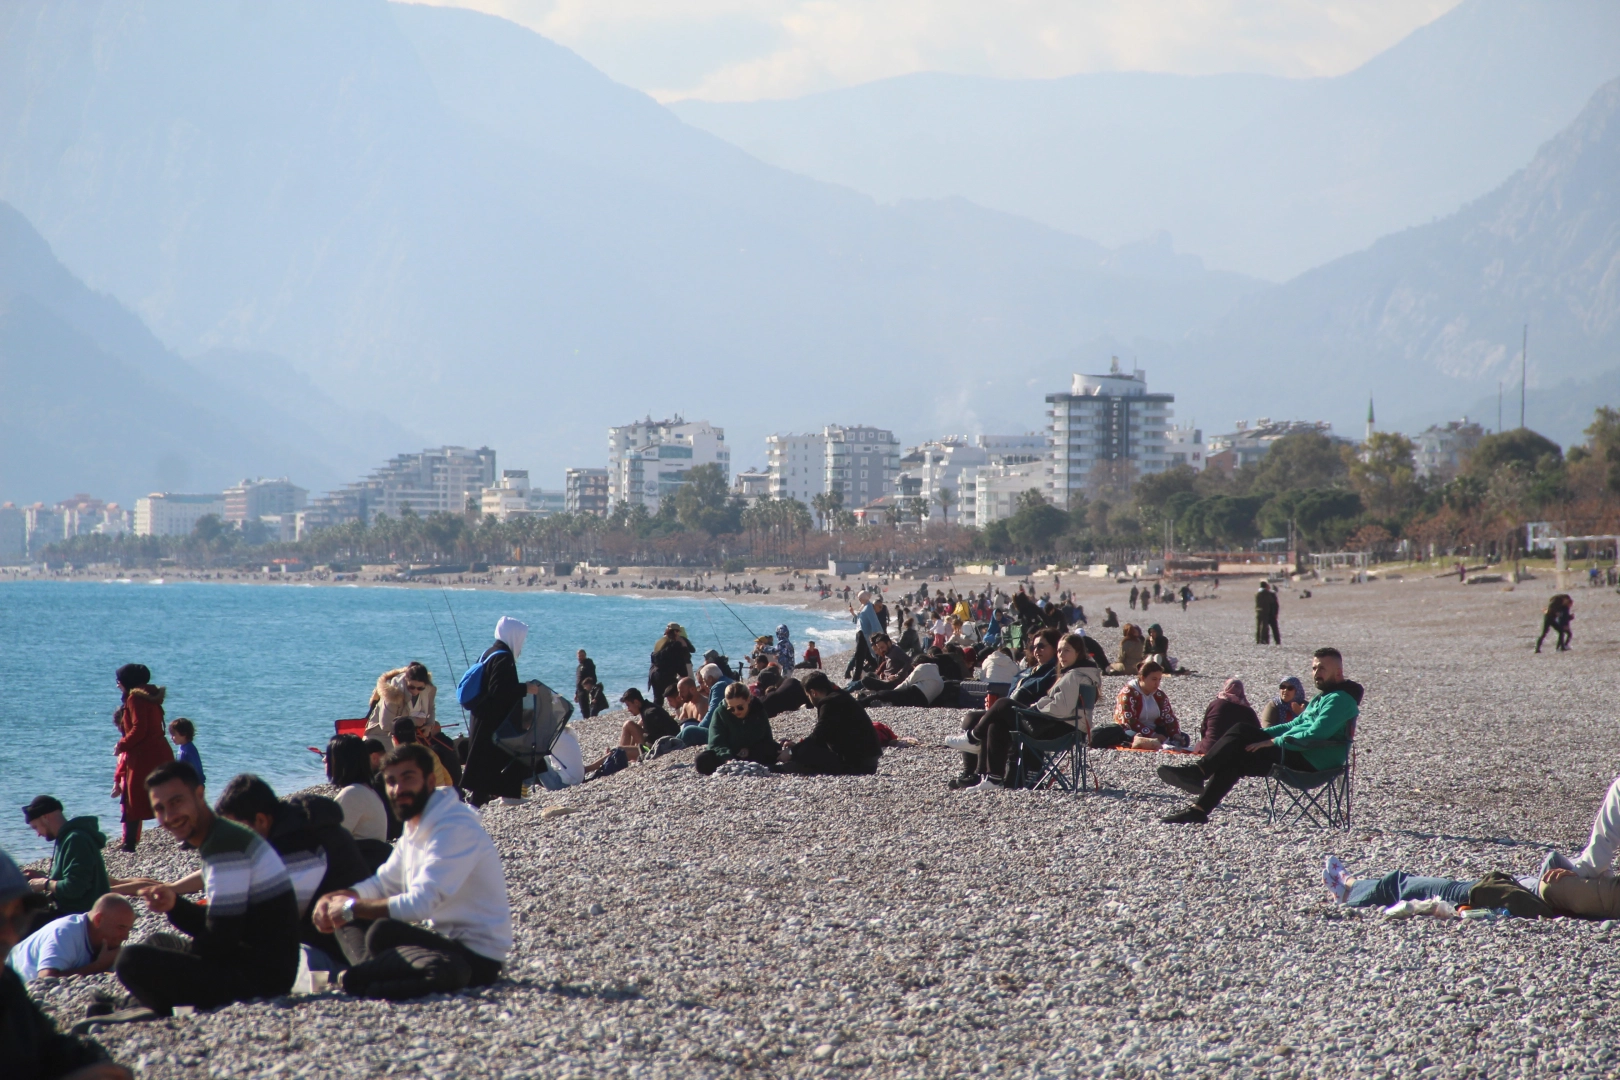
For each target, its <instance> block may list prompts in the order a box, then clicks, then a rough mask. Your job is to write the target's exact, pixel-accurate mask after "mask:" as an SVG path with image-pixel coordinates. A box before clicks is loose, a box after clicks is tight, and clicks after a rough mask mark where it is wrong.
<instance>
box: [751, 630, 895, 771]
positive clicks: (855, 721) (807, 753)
mask: <svg viewBox="0 0 1620 1080" xmlns="http://www.w3.org/2000/svg"><path fill="white" fill-rule="evenodd" d="M897 651H898V650H897ZM804 692H805V696H807V697H808V698H809V699H810V703H811V704H812V705H814V706H815V707H816V726H815V727H814V728H812V729H811V731H810V734H809V735H808V736H806V737H805V738H803V739H800V740H799V741H798V742H796V743H783V744H782V756H781V758H780V761H781V766H780V767H781V768H782V769H783V770H784V771H786V772H794V773H802V774H805V775H822V776H870V775H871V774H873V773H875V772H877V767H878V761H879V759H881V758H882V756H883V749H882V747H880V746H878V740H877V730H876V729H875V728H873V727H872V718H871V717H870V716H867V715H866V710H865V709H864V708H862V707H861V705H860V703H859V702H857V701H856V700H855V699H854V698H853V697H851V696H850V695H849V694H848V693H847V692H846V691H843V690H840V689H839V688H838V687H836V686H834V685H833V681H832V680H831V679H829V678H828V677H827V675H826V673H825V672H821V671H816V672H812V673H811V674H810V675H808V676H806V677H805V679H804Z"/></svg>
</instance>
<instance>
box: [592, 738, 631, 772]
mask: <svg viewBox="0 0 1620 1080" xmlns="http://www.w3.org/2000/svg"><path fill="white" fill-rule="evenodd" d="M629 767H630V755H629V754H627V753H625V752H624V747H622V746H615V747H614V748H613V749H611V750H609V751H608V752H607V756H606V757H604V758H603V759H602V767H601V768H600V769H597V770H596V771H595V772H593V773H591V775H589V776H587V777H586V778H585V779H587V780H600V779H602V777H604V776H612V775H613V774H614V773H616V772H619V771H620V770H622V769H628V768H629Z"/></svg>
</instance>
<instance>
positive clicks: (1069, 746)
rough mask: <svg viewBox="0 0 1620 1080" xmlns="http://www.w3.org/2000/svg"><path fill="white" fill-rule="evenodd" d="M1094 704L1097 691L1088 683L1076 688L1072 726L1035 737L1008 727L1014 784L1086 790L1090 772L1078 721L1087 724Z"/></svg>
mask: <svg viewBox="0 0 1620 1080" xmlns="http://www.w3.org/2000/svg"><path fill="white" fill-rule="evenodd" d="M1096 704H1097V691H1096V690H1095V689H1094V688H1093V687H1090V686H1083V687H1081V688H1080V716H1077V717H1075V721H1076V722H1075V726H1074V729H1073V730H1072V731H1070V732H1068V733H1067V734H1064V735H1059V736H1058V737H1057V738H1055V739H1037V738H1035V736H1033V735H1031V734H1029V732H1027V731H1023V730H1021V729H1020V728H1019V727H1018V726H1017V725H1014V726H1013V729H1012V753H1013V756H1014V760H1013V769H1012V778H1013V786H1014V787H1019V788H1023V787H1029V788H1035V789H1037V790H1039V789H1043V788H1053V787H1055V788H1057V789H1058V790H1060V791H1069V792H1073V793H1074V794H1076V795H1078V794H1080V793H1081V792H1082V791H1084V790H1086V784H1087V782H1088V779H1087V778H1088V777H1089V776H1090V775H1091V766H1090V762H1089V761H1088V760H1087V758H1086V733H1085V732H1084V731H1082V730H1081V728H1080V723H1079V721H1080V720H1081V719H1082V718H1083V719H1084V720H1085V721H1086V727H1087V728H1089V727H1090V726H1091V710H1092V708H1093V707H1094V706H1095V705H1096Z"/></svg>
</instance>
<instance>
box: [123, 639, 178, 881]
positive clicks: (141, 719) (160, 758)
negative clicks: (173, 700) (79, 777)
mask: <svg viewBox="0 0 1620 1080" xmlns="http://www.w3.org/2000/svg"><path fill="white" fill-rule="evenodd" d="M114 677H115V678H116V679H117V681H118V691H119V693H121V694H122V695H123V701H122V703H121V704H120V705H119V706H118V709H117V710H116V711H115V712H114V713H113V723H114V724H115V725H117V727H118V734H119V739H118V745H117V746H115V747H113V753H115V754H117V755H118V765H117V768H116V769H115V770H114V771H113V794H115V795H117V796H118V801H119V804H120V806H121V807H122V809H123V817H124V845H123V847H124V850H125V851H134V850H135V845H136V844H138V843H140V841H141V823H142V822H144V821H146V820H148V819H150V818H151V817H152V800H151V799H150V798H149V797H148V796H147V794H146V775H147V773H150V772H151V771H152V770H153V769H155V768H157V767H158V766H159V765H166V764H168V763H169V762H171V761H173V760H174V749H173V748H172V747H170V746H169V740H168V739H166V738H164V735H163V732H164V731H165V728H164V724H163V697H164V693H165V691H164V689H163V687H161V686H153V685H151V683H152V672H151V670H150V669H149V668H147V666H146V665H145V664H125V665H124V666H123V667H121V668H119V669H118V673H117V675H115V676H114Z"/></svg>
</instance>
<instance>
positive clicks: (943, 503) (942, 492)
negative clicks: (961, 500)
mask: <svg viewBox="0 0 1620 1080" xmlns="http://www.w3.org/2000/svg"><path fill="white" fill-rule="evenodd" d="M934 501H935V502H937V503H939V509H940V513H941V514H942V515H943V517H944V519H945V523H946V524H947V525H949V524H950V521H951V506H952V504H954V503H955V502H956V492H954V491H952V490H951V489H950V488H948V487H941V488H939V489H938V490H937V491H935V492H934Z"/></svg>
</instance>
